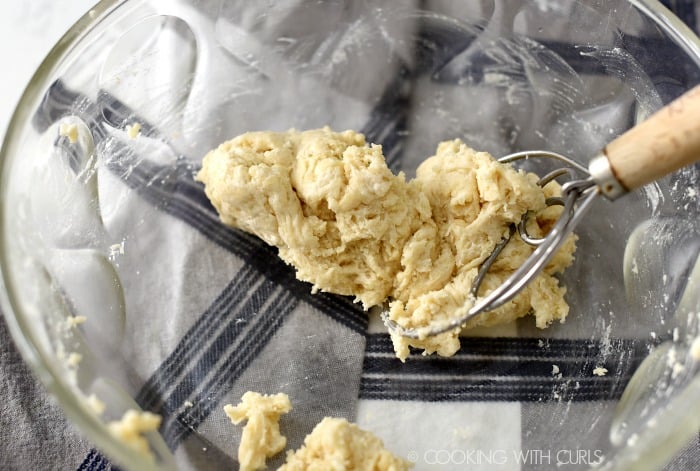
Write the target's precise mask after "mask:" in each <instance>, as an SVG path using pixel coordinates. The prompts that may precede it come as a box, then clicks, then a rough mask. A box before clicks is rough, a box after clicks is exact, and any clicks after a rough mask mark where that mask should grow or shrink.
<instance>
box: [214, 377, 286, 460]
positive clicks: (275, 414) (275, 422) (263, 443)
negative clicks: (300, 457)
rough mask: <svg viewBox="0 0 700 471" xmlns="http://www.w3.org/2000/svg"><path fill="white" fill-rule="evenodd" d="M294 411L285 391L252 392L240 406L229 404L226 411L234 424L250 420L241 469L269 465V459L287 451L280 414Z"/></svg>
mask: <svg viewBox="0 0 700 471" xmlns="http://www.w3.org/2000/svg"><path fill="white" fill-rule="evenodd" d="M290 410H292V404H291V402H290V401H289V397H288V396H287V395H286V394H284V393H279V394H274V395H269V396H268V395H264V394H260V393H257V392H253V391H248V392H246V393H245V394H243V397H241V402H240V404H238V405H237V406H235V407H234V406H233V405H231V404H226V405H225V406H224V412H226V415H228V417H229V418H230V419H231V422H233V423H234V424H239V423H240V422H242V421H243V420H247V423H246V425H245V427H243V435H242V436H241V443H240V446H239V447H238V462H239V464H240V469H241V471H255V470H258V469H263V468H265V460H266V459H267V458H269V457H271V456H274V455H276V454H277V453H279V452H280V451H282V450H284V447H285V446H286V445H287V439H286V438H285V437H284V436H283V435H282V434H281V433H280V428H279V419H280V416H282V415H283V414H286V413H287V412H289V411H290Z"/></svg>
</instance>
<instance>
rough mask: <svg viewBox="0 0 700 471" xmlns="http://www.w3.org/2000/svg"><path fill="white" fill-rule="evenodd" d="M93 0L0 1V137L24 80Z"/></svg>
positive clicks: (18, 96) (28, 78) (25, 81)
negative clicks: (0, 71)
mask: <svg viewBox="0 0 700 471" xmlns="http://www.w3.org/2000/svg"><path fill="white" fill-rule="evenodd" d="M95 3H96V0H70V1H57V0H26V1H19V2H18V1H8V0H3V1H0V63H2V64H3V69H4V70H3V78H2V81H1V83H2V85H1V86H0V104H1V105H0V138H1V137H2V136H4V135H5V130H6V128H7V125H8V124H9V122H10V117H11V116H12V112H13V110H14V108H15V105H16V104H17V101H18V100H19V98H20V96H21V94H22V91H23V90H24V88H25V86H26V85H27V82H28V81H29V80H30V79H31V77H32V75H33V74H34V71H35V70H36V68H37V67H38V66H39V64H40V63H41V61H42V60H43V59H44V57H46V54H47V53H48V52H49V51H50V50H51V48H52V47H53V45H54V44H55V43H56V41H58V39H59V38H60V37H61V36H62V35H63V33H65V32H66V30H68V28H70V26H71V25H72V24H73V23H74V22H75V21H76V20H77V19H78V18H80V16H82V14H83V13H85V12H87V11H88V10H89V9H90V8H91V7H92V6H93V5H94V4H95Z"/></svg>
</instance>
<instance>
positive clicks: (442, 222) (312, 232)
mask: <svg viewBox="0 0 700 471" xmlns="http://www.w3.org/2000/svg"><path fill="white" fill-rule="evenodd" d="M196 178H197V180H199V181H202V182H204V184H205V192H206V194H207V197H208V198H209V199H210V200H211V202H212V204H213V205H214V207H215V208H216V209H217V211H218V213H219V216H220V218H221V220H222V221H223V222H224V223H225V224H227V225H230V226H233V227H237V228H239V229H242V230H244V231H247V232H250V233H252V234H255V235H256V236H258V237H260V238H261V239H262V240H264V241H265V242H267V243H268V244H270V245H274V246H276V247H278V250H279V256H280V257H281V258H282V259H283V260H284V261H285V262H286V263H288V264H290V265H293V266H294V267H295V268H296V275H297V278H299V279H300V280H304V281H308V282H310V283H312V285H313V286H312V292H318V291H327V292H333V293H337V294H342V295H351V296H354V297H355V300H356V301H357V302H360V303H362V306H363V307H364V308H365V309H368V308H370V307H372V306H375V305H380V304H382V303H384V301H385V300H387V299H388V300H389V316H390V318H391V319H392V320H394V321H395V322H397V323H398V324H400V325H402V326H404V327H407V328H420V327H425V326H428V325H436V324H440V323H441V322H448V321H449V320H451V319H454V318H456V317H459V316H461V314H462V313H463V312H465V311H466V310H468V309H469V307H470V306H471V305H472V303H473V299H472V297H471V296H470V294H469V292H470V288H471V285H472V282H473V280H474V277H475V276H476V273H477V271H478V267H479V266H480V265H481V263H482V262H483V261H484V260H485V259H486V258H487V257H488V255H489V254H491V252H492V251H493V249H494V247H495V246H496V244H498V243H499V242H500V241H501V240H502V239H503V237H504V236H505V235H506V234H507V232H508V228H509V226H510V224H512V223H517V222H519V221H520V220H521V218H522V216H523V214H525V213H526V212H528V211H532V212H533V214H536V217H531V218H530V223H529V227H528V230H529V233H530V234H531V235H534V236H538V235H541V234H544V233H546V231H547V230H548V228H549V227H551V225H552V224H554V222H555V221H556V219H557V217H558V215H559V213H560V212H561V208H558V207H549V208H546V205H545V198H546V197H549V196H554V195H557V194H559V193H560V187H559V185H558V184H557V183H556V182H552V183H550V184H548V185H547V186H545V187H544V188H540V187H539V186H538V185H537V180H538V177H537V176H536V175H534V174H532V173H525V172H523V171H518V170H516V169H514V168H513V167H512V166H510V165H506V164H501V163H499V162H498V161H496V160H495V159H494V158H493V157H491V155H489V154H488V153H486V152H477V151H475V150H473V149H471V148H469V147H468V146H467V145H466V144H464V143H463V142H461V141H460V140H453V141H446V142H442V143H440V144H439V145H438V148H437V151H436V153H435V155H434V156H432V157H430V158H428V159H427V160H425V161H424V162H423V163H422V164H421V165H420V166H419V167H418V169H417V171H416V178H415V179H413V180H410V181H407V180H406V177H405V175H404V174H403V173H399V174H398V175H394V174H393V173H392V172H391V170H390V169H389V168H388V167H387V165H386V162H385V160H384V156H383V154H382V148H381V146H379V145H375V144H371V145H368V144H367V143H366V142H365V137H364V136H363V135H362V134H359V133H356V132H354V131H344V132H333V131H331V130H330V129H329V128H327V127H326V128H322V129H315V130H309V131H303V132H299V131H289V132H251V133H246V134H242V135H240V136H238V137H236V138H234V139H232V140H230V141H227V142H224V143H223V144H221V145H220V146H219V147H218V148H217V149H214V150H212V151H211V152H209V153H208V154H207V155H206V156H205V157H204V160H203V165H202V169H201V170H200V172H199V173H198V175H197V177H196ZM574 250H575V237H574V236H571V237H570V238H569V239H568V240H567V241H566V242H565V244H564V246H563V247H562V248H561V249H560V250H559V252H558V253H557V255H556V256H555V257H554V258H553V260H552V261H550V262H549V264H548V265H547V267H546V268H545V270H544V272H543V273H542V274H541V275H539V276H538V277H537V278H536V279H535V280H534V281H533V282H532V283H530V284H529V285H528V286H527V287H526V288H525V289H524V290H523V292H521V293H520V294H519V295H518V296H516V297H515V298H514V299H513V300H511V301H510V302H508V303H506V304H504V305H503V306H501V307H499V308H498V309H495V310H493V311H490V312H487V313H484V314H482V315H480V316H477V317H476V318H475V319H473V320H472V321H470V322H468V323H467V325H466V327H467V328H470V327H475V326H479V325H481V326H490V325H495V324H500V323H505V322H510V321H512V320H514V319H516V318H518V317H522V316H524V315H526V314H528V313H532V314H533V315H534V316H535V320H536V325H537V326H538V327H540V328H544V327H547V326H548V325H549V324H550V323H551V322H553V321H554V320H559V321H562V322H563V321H564V319H565V318H566V316H567V314H568V305H567V304H566V302H565V301H564V294H565V292H566V289H565V288H564V287H562V286H560V285H559V282H558V280H557V279H556V278H555V277H554V276H553V275H554V274H556V273H559V272H561V271H563V270H564V269H565V268H566V267H567V266H569V265H570V264H571V263H572V261H573V252H574ZM532 251H533V248H532V247H531V246H529V245H527V244H525V243H524V242H523V241H522V240H521V239H520V238H519V237H518V236H517V235H516V236H515V237H514V239H513V240H511V242H510V243H509V244H508V245H507V246H506V248H505V250H504V251H503V252H502V253H501V255H500V256H499V258H498V259H497V262H496V263H495V264H494V266H493V267H492V268H491V270H490V271H489V273H488V274H487V276H486V277H485V279H484V282H483V285H482V287H481V291H480V293H479V294H480V295H482V296H483V295H484V294H486V293H488V292H489V291H490V290H492V289H494V288H495V287H497V286H499V285H500V284H501V283H502V282H503V281H505V280H506V279H507V278H508V277H509V276H510V275H511V274H512V273H513V272H514V271H515V270H516V269H517V268H518V267H519V266H520V265H521V264H522V263H523V262H524V260H525V259H526V258H527V257H528V256H529V255H530V254H531V253H532ZM460 331H461V329H454V330H452V331H449V332H446V333H444V334H441V335H438V336H434V337H427V338H424V339H408V338H405V337H402V336H400V335H398V334H392V341H393V344H394V349H395V351H396V355H397V357H399V358H400V359H401V360H404V359H405V358H406V357H407V356H408V354H409V346H412V347H416V348H420V349H423V350H424V353H425V354H429V353H434V352H436V353H437V354H439V355H441V356H451V355H454V353H456V351H457V350H458V349H459V346H460V344H459V333H460Z"/></svg>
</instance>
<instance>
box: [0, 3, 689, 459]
mask: <svg viewBox="0 0 700 471" xmlns="http://www.w3.org/2000/svg"><path fill="white" fill-rule="evenodd" d="M128 1H130V0H101V1H99V2H98V3H97V4H96V5H95V6H94V7H92V8H91V9H90V10H89V11H88V12H86V13H85V14H84V15H83V16H82V17H81V18H80V19H79V20H78V21H77V22H76V23H75V24H74V25H73V26H72V27H71V28H70V29H69V30H68V31H67V32H66V33H65V34H64V35H63V36H62V37H61V38H60V39H59V40H58V42H57V43H56V45H55V46H54V47H53V48H52V49H51V51H50V52H49V53H48V55H47V56H46V58H45V59H44V60H43V61H42V63H41V65H40V66H39V67H38V68H37V70H36V72H35V73H34V75H33V76H32V78H31V80H30V81H29V83H28V85H27V87H26V88H25V90H24V92H23V93H22V96H21V98H20V100H19V102H18V103H17V106H16V108H15V111H14V113H13V115H12V118H11V120H10V123H9V125H8V127H7V130H6V134H5V138H4V141H3V143H2V147H0V196H1V195H4V193H5V191H6V188H7V184H6V179H7V172H6V167H7V165H8V161H9V156H10V155H12V152H13V150H14V149H15V148H16V147H17V145H18V142H19V139H20V137H21V133H22V126H23V125H24V123H26V122H28V118H29V113H30V111H31V110H32V105H34V104H35V103H37V102H38V100H40V99H41V96H42V94H43V93H44V90H46V88H47V87H48V85H49V78H50V77H51V75H52V72H53V71H54V70H55V69H56V68H57V67H58V66H59V65H60V64H61V61H62V60H63V58H64V57H65V56H66V55H67V54H68V53H69V52H70V50H71V49H72V47H73V46H74V45H75V44H77V43H79V42H80V41H81V40H82V38H83V37H84V36H85V35H86V34H87V33H89V32H90V31H91V30H92V29H93V28H95V27H96V26H97V25H98V24H99V23H100V21H99V20H101V19H102V18H104V17H105V16H107V15H109V14H110V12H112V11H113V10H115V9H117V8H119V7H120V6H121V5H123V4H125V3H127V2H128ZM629 3H630V4H631V5H632V6H634V7H635V8H636V9H637V10H639V11H640V12H642V13H643V14H644V15H645V16H646V17H648V18H649V19H650V20H651V21H653V22H654V23H656V24H657V25H658V26H659V27H660V28H661V29H662V30H663V31H664V32H665V33H666V34H667V35H668V37H669V38H671V39H672V40H673V41H674V42H676V44H678V45H679V46H680V47H681V48H682V49H683V50H684V51H685V52H686V54H687V55H688V57H689V58H690V59H694V60H695V63H696V64H697V66H698V68H700V38H698V36H697V35H696V34H695V33H694V32H693V31H692V30H691V29H690V28H689V27H688V26H687V25H686V24H685V23H684V22H683V21H681V20H680V19H679V18H678V17H677V16H675V15H674V14H673V13H672V12H671V11H669V10H668V9H667V8H666V7H665V6H664V5H663V4H661V3H660V2H659V1H657V0H629ZM96 20H97V21H96ZM6 200H7V199H6V198H4V197H0V288H1V289H0V308H1V309H2V312H3V314H4V316H5V319H6V322H7V324H8V328H9V330H10V334H11V335H12V338H13V340H14V342H15V344H16V346H17V348H18V350H19V351H20V353H21V355H22V357H23V358H24V360H25V361H26V362H27V364H28V365H29V366H30V368H31V369H32V370H33V371H34V373H35V375H36V376H37V377H38V378H39V379H40V381H41V382H42V383H43V384H44V385H45V386H46V388H47V389H48V391H49V392H50V393H51V394H52V395H53V396H54V397H56V399H57V400H58V402H59V404H60V405H61V407H62V408H63V411H64V413H65V415H66V416H67V417H68V418H69V419H70V420H71V421H72V422H73V423H74V424H75V425H76V426H77V427H78V429H79V430H80V431H81V432H82V433H83V434H84V436H86V437H89V439H90V440H91V441H92V442H93V443H94V444H95V445H96V446H97V447H98V448H99V449H100V450H102V451H104V452H105V453H106V454H107V455H108V456H110V457H112V458H114V459H116V460H117V461H118V462H119V464H120V465H122V466H124V467H125V468H127V469H140V470H146V469H161V468H160V467H159V466H157V465H156V464H154V463H151V462H149V461H146V460H144V459H143V458H142V457H141V456H139V455H138V454H137V453H134V452H133V451H132V450H131V449H130V448H128V447H127V446H125V445H124V444H122V443H120V442H119V441H118V440H115V439H114V437H112V436H111V435H110V434H109V432H108V430H107V428H106V427H105V426H104V424H103V423H102V422H101V421H100V420H98V419H97V418H96V417H95V416H94V415H93V414H90V413H88V412H87V411H86V408H85V405H84V404H81V403H80V401H79V400H78V398H77V397H75V395H74V394H73V392H72V388H71V387H70V386H69V385H68V383H67V382H66V380H65V379H64V378H63V375H62V374H61V372H60V371H59V370H58V369H57V368H55V367H54V366H53V364H52V361H51V360H50V358H48V357H47V352H43V351H42V349H41V348H38V347H37V345H38V343H37V341H36V339H35V338H34V334H33V333H32V331H31V328H30V327H29V325H28V323H27V317H26V316H25V315H24V314H23V313H22V310H21V308H20V307H19V303H18V302H17V298H16V294H15V292H14V291H13V290H12V286H11V284H9V283H8V281H9V280H10V279H11V277H10V276H9V270H10V267H9V266H8V263H7V257H6V256H5V254H6V253H7V250H8V248H7V244H6V241H5V240H4V238H3V236H2V235H3V234H4V233H5V227H4V225H5V219H4V218H5V209H4V206H3V203H2V202H3V201H6ZM690 388H691V389H695V390H700V377H699V378H695V379H694V382H693V384H692V385H691V387H690ZM695 406H696V407H695V409H694V410H690V411H689V410H685V414H684V415H683V416H681V418H682V417H685V418H686V419H687V420H685V421H682V422H681V423H679V422H675V427H674V428H675V430H674V431H673V433H672V434H671V437H666V440H662V441H661V442H663V444H664V445H665V446H672V447H673V448H674V449H673V450H669V449H667V450H665V451H666V453H662V454H663V455H665V456H664V457H662V456H660V453H659V451H660V450H659V449H658V447H649V448H647V449H646V450H642V452H641V453H635V454H633V455H630V456H626V457H624V458H623V459H622V460H621V461H620V463H619V464H620V466H624V468H621V467H617V466H616V467H615V468H614V469H630V468H627V466H634V469H654V467H655V466H656V465H657V464H658V465H663V463H664V462H665V461H666V460H668V459H670V458H671V457H672V454H671V453H668V451H672V453H676V452H677V451H678V450H679V449H680V448H681V447H682V446H683V445H684V444H685V441H683V440H686V441H687V440H689V439H690V437H691V436H692V435H693V433H695V432H697V426H698V425H697V422H698V421H697V420H694V419H693V417H697V416H700V401H695ZM674 437H675V438H676V439H674ZM669 442H671V443H669ZM637 451H639V450H637ZM630 460H631V461H630Z"/></svg>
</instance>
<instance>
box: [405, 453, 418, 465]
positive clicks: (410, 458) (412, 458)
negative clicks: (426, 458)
mask: <svg viewBox="0 0 700 471" xmlns="http://www.w3.org/2000/svg"><path fill="white" fill-rule="evenodd" d="M406 458H407V459H408V461H410V462H411V463H415V462H417V461H418V453H416V452H415V451H409V452H408V455H406Z"/></svg>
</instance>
